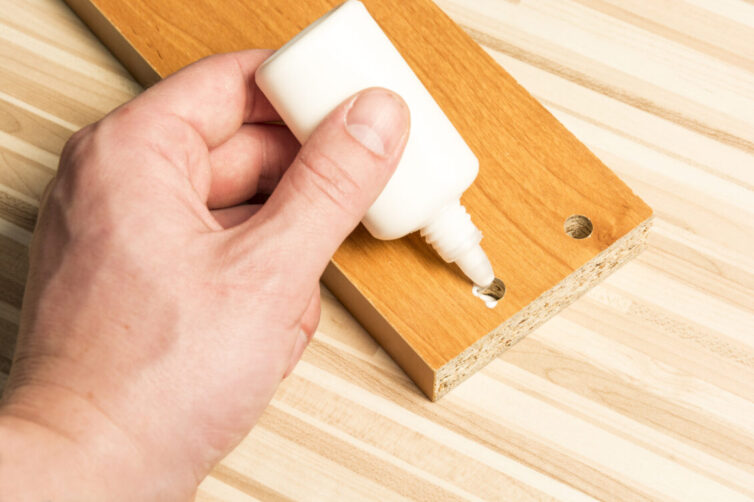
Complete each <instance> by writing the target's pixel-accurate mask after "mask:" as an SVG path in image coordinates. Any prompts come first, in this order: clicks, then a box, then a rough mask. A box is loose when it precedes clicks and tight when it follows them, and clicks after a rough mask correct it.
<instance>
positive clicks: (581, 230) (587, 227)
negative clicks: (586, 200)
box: [563, 214, 594, 239]
mask: <svg viewBox="0 0 754 502" xmlns="http://www.w3.org/2000/svg"><path fill="white" fill-rule="evenodd" d="M563 230H565V233H567V234H568V235H570V236H571V237H573V238H574V239H586V238H587V237H589V236H590V235H592V231H593V230H594V227H593V226H592V220H590V219H589V218H587V217H586V216H582V215H580V214H574V215H573V216H569V217H568V218H566V220H565V223H564V224H563Z"/></svg>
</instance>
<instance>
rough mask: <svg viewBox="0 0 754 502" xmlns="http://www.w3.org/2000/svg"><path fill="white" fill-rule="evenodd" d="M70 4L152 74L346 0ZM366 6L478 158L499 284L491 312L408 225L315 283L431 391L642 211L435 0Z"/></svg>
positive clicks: (351, 244) (635, 246)
mask: <svg viewBox="0 0 754 502" xmlns="http://www.w3.org/2000/svg"><path fill="white" fill-rule="evenodd" d="M67 3H68V4H69V5H70V6H71V7H72V8H73V9H74V10H75V11H76V12H77V13H78V14H79V16H81V18H82V19H83V20H84V21H85V22H86V23H87V24H88V25H89V26H90V28H91V29H92V30H93V31H94V32H95V33H96V34H97V35H98V36H99V37H100V38H101V39H102V40H103V42H104V43H105V45H107V46H108V47H109V48H110V49H111V50H112V51H113V53H114V54H115V55H116V56H117V57H119V59H120V60H121V62H123V64H124V65H125V66H126V67H127V68H128V69H129V70H130V71H131V73H132V74H133V75H134V76H135V77H136V78H137V79H138V80H139V81H140V82H141V83H142V84H144V85H149V84H151V83H153V82H154V81H156V80H157V79H158V78H162V77H165V76H167V75H169V74H171V73H173V72H174V71H176V70H178V69H179V68H181V67H183V66H185V65H186V64H189V63H191V62H193V61H195V60H197V59H200V58H201V57H204V56H207V55H209V54H213V53H219V52H227V51H233V50H239V49H245V48H253V47H258V48H262V47H264V48H277V47H280V46H281V45H283V44H284V43H285V42H286V41H288V40H289V39H290V38H291V37H293V36H294V35H295V34H296V33H298V32H299V31H300V30H302V29H303V28H305V27H306V26H307V25H308V24H309V23H311V22H312V21H314V20H316V19H317V18H318V17H320V16H321V15H322V14H324V13H325V12H327V11H328V10H329V9H331V8H332V7H334V6H335V5H337V4H338V3H340V2H338V1H337V0H313V1H309V2H297V1H294V0H260V1H255V2H244V1H242V0H229V1H220V0H197V1H194V2H190V3H189V2H182V1H179V0H132V1H129V2H120V1H117V0H67ZM364 3H365V4H366V6H367V8H368V9H369V11H370V12H371V13H372V15H373V16H374V18H375V19H376V20H377V22H378V23H379V24H380V26H381V27H382V28H383V30H384V31H385V32H386V34H387V35H388V37H390V39H391V40H392V41H393V43H394V44H395V45H396V47H397V48H398V50H399V51H400V52H401V54H402V55H403V56H404V57H405V58H406V60H407V61H408V63H409V65H410V66H411V67H412V68H413V70H414V71H415V73H416V74H417V75H418V76H419V78H420V79H421V80H422V82H423V83H424V85H425V86H426V87H427V89H428V90H429V92H430V93H431V94H432V96H433V97H434V98H435V100H436V101H437V102H438V103H439V104H440V106H441V107H442V108H443V110H444V111H445V113H446V114H447V115H448V117H449V118H450V120H451V122H452V123H453V124H454V125H455V127H456V128H457V129H458V130H459V132H460V133H461V135H462V136H463V137H464V139H465V140H466V142H467V143H468V144H469V146H470V147H471V149H472V150H473V151H474V153H475V154H476V155H477V157H478V158H479V160H480V172H479V176H478V178H477V180H476V181H475V182H474V184H473V185H472V186H471V187H470V188H469V189H468V190H467V191H466V193H465V194H464V196H463V199H462V202H463V204H464V206H465V207H466V208H467V210H468V211H469V213H470V214H471V216H472V219H473V221H474V222H475V224H476V225H477V226H478V227H479V228H480V229H481V230H482V232H483V234H484V239H483V241H482V246H483V247H484V249H485V251H486V252H487V254H488V256H489V258H490V260H491V262H492V265H493V267H494V269H495V272H496V274H497V276H498V277H499V278H500V279H502V280H503V282H504V283H505V285H506V288H507V291H506V295H505V297H504V298H503V299H502V300H501V301H500V302H499V303H498V305H497V306H496V307H495V308H492V309H489V308H487V307H486V306H485V304H484V302H482V301H480V299H478V298H476V297H474V296H473V294H472V292H471V284H470V283H469V282H468V280H467V279H466V278H465V277H464V276H463V274H462V273H461V272H460V271H459V270H458V269H457V268H456V267H455V266H449V265H447V264H445V263H444V262H443V261H442V260H441V259H440V258H439V257H438V256H437V255H436V254H435V253H434V251H433V250H432V249H431V248H430V247H429V246H428V245H427V244H426V243H425V242H423V241H422V240H421V238H420V237H419V236H418V234H412V235H410V236H408V237H405V238H403V239H399V240H395V241H389V242H385V241H378V240H376V239H374V238H372V237H371V236H370V235H369V234H368V233H367V231H366V230H365V229H364V228H363V227H362V226H359V227H358V228H357V229H356V230H355V231H354V232H353V234H352V235H351V236H350V237H349V238H348V239H347V240H346V242H345V243H344V244H343V245H342V246H341V247H340V249H339V250H338V252H337V253H336V254H335V256H334V257H333V260H332V262H331V264H330V266H329V267H328V269H327V271H326V272H325V274H324V276H323V281H324V282H325V284H326V285H327V286H328V287H329V288H330V289H331V290H332V291H333V293H334V294H335V295H336V296H337V297H338V298H339V299H340V300H341V302H342V303H343V304H344V305H345V306H346V307H347V308H348V309H349V310H350V311H351V312H352V313H353V314H354V316H355V317H356V318H357V319H358V320H359V321H360V322H361V323H362V324H363V325H364V326H365V327H366V328H367V329H368V330H369V332H370V333H371V334H372V335H373V336H374V337H375V338H376V339H377V340H378V341H379V342H380V344H381V345H382V346H383V347H384V348H385V350H386V351H387V352H388V353H389V354H390V355H391V356H392V357H393V359H394V360H395V361H396V362H397V363H398V364H399V365H400V366H401V367H402V368H403V369H404V370H405V371H406V373H407V374H408V375H409V376H410V377H411V378H412V379H413V380H414V382H415V383H416V384H417V386H418V387H419V388H420V389H421V390H422V391H423V392H424V393H425V394H426V395H427V396H429V397H430V399H433V400H435V399H438V398H439V397H441V396H442V395H444V394H445V393H447V392H448V391H449V390H450V389H452V388H453V387H455V386H456V385H458V383H460V382H461V381H462V380H464V379H465V378H466V377H468V376H469V375H471V374H473V373H474V372H475V371H477V370H478V369H480V368H481V367H483V366H484V365H485V364H486V363H487V362H489V361H490V360H491V359H492V358H494V357H496V356H497V355H499V354H500V353H501V352H503V351H504V350H506V349H507V348H508V347H510V346H511V345H513V344H514V343H515V342H517V341H518V340H520V339H521V338H522V337H524V336H525V335H526V334H528V333H529V332H531V330H533V329H534V328H536V327H537V326H538V325H539V324H541V323H542V322H544V321H545V320H546V319H548V318H549V317H551V316H552V315H554V314H555V313H557V312H558V311H560V310H561V309H562V308H564V307H565V306H567V305H568V304H570V303H571V302H572V301H573V300H575V299H576V298H577V297H578V296H579V295H581V294H583V293H584V292H585V291H586V290H588V289H589V288H590V287H592V286H593V285H594V284H596V283H597V282H599V281H600V280H601V279H602V278H604V277H605V276H606V275H607V274H608V273H609V272H610V271H612V270H613V269H615V268H616V267H617V266H619V265H621V264H623V263H625V262H626V261H627V260H629V259H630V258H631V257H633V256H634V255H635V254H637V253H638V252H639V250H640V249H641V248H642V247H643V244H644V242H645V241H646V235H647V231H648V229H649V225H650V220H651V217H652V210H651V209H650V208H649V207H648V206H647V205H646V204H645V203H644V202H643V201H642V200H641V199H640V198H639V197H637V196H636V195H635V194H634V193H633V192H632V191H631V190H630V188H628V187H627V186H626V185H625V184H624V183H623V182H622V181H621V180H620V179H618V177H617V176H615V174H614V173H613V172H612V171H610V170H609V169H608V168H607V167H605V165H604V164H602V162H600V160H599V159H597V157H596V156H594V154H592V153H591V152H590V151H589V150H588V149H587V148H586V147H585V146H584V145H583V144H581V143H580V142H579V141H578V140H577V139H576V138H575V137H574V136H573V135H572V134H571V133H569V132H568V131H567V130H566V129H565V128H564V127H563V126H562V125H561V124H560V123H559V122H558V121H557V120H556V119H555V118H554V117H553V116H552V115H551V114H550V113H549V112H548V111H547V110H545V109H544V107H542V106H541V105H540V104H539V103H538V102H537V101H536V100H535V99H534V98H533V97H532V96H531V95H529V94H528V93H527V92H526V90H524V89H523V88H522V87H521V86H520V85H518V84H517V83H516V81H515V80H514V79H513V78H512V77H511V76H510V75H509V74H508V73H506V72H505V70H503V69H502V68H501V67H500V66H499V65H498V64H497V63H495V61H494V60H493V59H492V58H491V57H490V56H489V55H488V54H487V53H485V51H484V50H483V49H482V48H481V47H479V46H478V45H477V44H476V43H475V42H474V41H473V40H471V38H469V37H468V35H466V34H465V33H464V32H463V30H461V29H460V28H459V27H458V26H457V25H456V24H455V23H453V22H452V21H451V20H450V19H449V18H448V17H447V16H446V15H445V14H444V13H443V12H442V11H441V10H440V9H439V8H438V7H437V6H436V5H434V4H433V3H432V2H431V1H430V0H413V1H402V0H365V1H364ZM574 216H576V217H575V218H574ZM578 216H583V217H584V218H579V217H578ZM586 221H588V222H589V224H590V226H591V228H586V227H583V226H580V222H586Z"/></svg>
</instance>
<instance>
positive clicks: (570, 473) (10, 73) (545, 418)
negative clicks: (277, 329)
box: [0, 0, 754, 501]
mask: <svg viewBox="0 0 754 502" xmlns="http://www.w3.org/2000/svg"><path fill="white" fill-rule="evenodd" d="M439 5H440V6H441V7H442V8H443V9H444V10H445V11H446V12H448V13H449V14H450V15H451V17H452V18H453V19H454V20H455V21H456V22H458V23H460V24H461V25H462V26H463V27H464V29H465V30H466V31H467V32H468V33H470V34H471V35H472V36H473V37H474V38H475V39H476V40H477V42H480V43H482V44H483V45H484V47H485V50H486V51H487V52H488V53H489V54H490V55H491V56H492V57H493V58H494V59H495V60H496V61H498V62H500V63H501V64H502V65H503V66H504V67H505V68H506V69H507V70H508V71H509V72H510V73H511V74H512V75H513V76H514V77H515V78H516V80H517V81H518V82H520V83H521V84H522V85H524V86H525V87H526V88H527V89H528V90H529V91H530V92H531V93H532V94H533V95H534V96H535V97H536V98H537V99H538V100H539V101H540V102H542V103H543V104H544V105H545V106H546V107H547V109H548V110H549V111H550V112H551V113H552V114H553V115H555V117H556V118H557V119H558V120H559V121H561V122H562V123H563V124H564V125H565V126H566V127H567V128H568V129H569V130H571V131H573V132H574V133H575V135H576V136H577V137H578V138H579V139H580V140H581V141H583V142H584V143H585V144H586V145H587V146H588V147H589V148H590V149H591V150H592V151H593V152H595V153H596V154H597V155H598V156H599V157H600V158H601V159H602V161H603V162H605V163H606V164H607V165H608V166H610V168H611V169H613V170H614V171H615V172H616V174H618V175H619V176H620V177H621V178H622V179H624V180H626V181H627V183H628V184H629V185H630V186H631V188H632V189H633V190H635V191H636V192H637V193H638V194H640V195H641V196H642V197H643V198H644V199H645V200H646V201H647V202H648V203H649V204H651V206H652V207H653V208H654V210H655V224H654V228H653V231H652V234H651V235H650V238H649V247H648V249H647V250H646V251H645V252H644V253H642V254H641V255H640V256H639V257H638V258H636V259H635V260H633V261H632V262H631V263H629V264H627V265H626V266H624V267H623V268H621V269H620V270H618V271H617V272H615V273H614V274H613V275H611V276H610V277H608V278H607V279H606V280H605V281H603V282H602V283H601V284H600V285H598V286H596V287H595V288H594V289H592V290H590V291H589V292H588V293H586V294H585V295H584V296H583V297H582V298H581V299H579V300H577V301H576V302H575V303H573V305H571V306H570V307H569V308H567V309H565V310H564V311H563V312H562V313H561V314H560V315H559V316H557V317H555V318H553V319H552V320H550V321H549V322H547V323H546V324H544V325H543V326H541V327H540V328H538V329H537V330H536V331H535V332H534V333H532V334H531V335H530V336H528V337H527V338H526V339H524V340H523V341H521V342H520V343H518V344H517V345H516V346H515V347H513V348H512V349H511V350H509V351H507V352H506V353H505V354H504V355H503V356H501V357H498V358H496V359H495V360H494V361H493V362H492V363H491V364H489V365H488V366H487V367H486V368H485V369H483V370H481V371H480V372H479V373H477V374H476V375H475V376H474V377H472V378H470V379H468V380H467V381H466V382H465V383H464V384H462V385H460V386H459V387H458V388H456V389H455V390H454V392H452V393H450V394H449V395H448V396H446V397H445V398H444V399H443V400H441V401H439V402H437V403H430V402H428V401H427V400H426V399H425V398H423V396H421V395H419V394H417V392H416V391H415V388H414V387H413V384H412V383H411V381H410V380H408V379H407V378H406V376H405V375H404V374H403V372H402V371H401V370H400V369H399V368H398V367H397V366H396V365H395V364H394V363H393V362H392V361H391V359H390V358H389V357H388V356H387V355H386V354H385V352H384V351H382V350H381V349H380V348H379V347H378V346H377V345H376V343H375V342H374V341H373V340H372V338H371V337H370V336H369V335H368V334H367V333H366V332H365V331H364V330H363V329H362V328H361V327H360V326H359V324H358V323H357V322H356V321H355V320H354V319H353V318H352V317H351V316H350V315H349V314H348V312H346V311H345V309H344V308H343V307H342V306H341V305H340V304H339V303H338V302H337V300H335V299H334V297H333V296H332V295H331V294H330V293H329V292H328V290H327V289H324V288H323V290H322V293H323V315H322V322H321V324H320V328H319V330H318V333H317V336H316V337H315V341H314V343H313V345H312V346H311V347H310V348H309V349H308V350H307V351H306V353H305V354H304V357H303V362H302V363H301V365H300V366H298V367H297V368H296V370H295V371H294V373H293V375H292V377H291V378H289V379H288V380H286V381H285V382H284V383H283V385H282V386H281V388H280V389H279V391H278V393H277V394H276V396H275V399H274V400H273V403H272V406H271V407H270V408H269V409H268V411H267V412H266V413H265V415H264V418H263V419H262V421H261V423H260V424H259V425H258V426H257V427H256V428H255V429H254V430H253V431H252V433H251V434H250V435H249V437H248V438H246V439H245V440H244V441H243V442H242V443H241V445H239V447H238V448H237V449H236V450H235V451H234V452H233V453H232V454H231V455H230V456H229V457H228V458H226V459H225V460H224V461H223V463H222V464H221V465H220V466H219V467H218V469H216V471H215V472H214V474H213V476H212V477H210V478H208V479H207V480H206V481H205V483H203V484H202V486H201V490H200V493H199V496H198V500H202V501H205V500H225V501H247V500H334V499H338V500H353V499H358V500H402V499H417V500H428V499H430V498H431V497H433V496H434V497H439V498H443V497H445V498H447V499H451V500H452V499H454V498H457V499H463V500H551V499H559V500H589V499H594V498H597V499H603V500H631V501H633V500H647V499H650V500H704V501H709V500H725V501H729V500H730V501H735V500H751V499H752V498H754V488H753V487H754V422H753V421H752V416H754V335H753V333H754V258H753V257H754V238H753V237H752V236H753V235H754V218H753V217H752V215H753V214H754V193H753V192H754V151H752V149H751V148H750V147H749V146H748V145H751V144H754V113H752V110H754V70H753V69H752V66H751V61H754V50H753V49H752V48H754V5H752V4H751V3H746V2H741V1H736V0H722V1H715V2H712V1H705V0H673V1H667V2H639V1H635V2H634V1H630V2H629V1H621V2H613V1H612V0H605V1H591V2H586V1H574V0H565V1H563V0H557V1H556V0H552V1H546V0H539V1H538V2H513V1H510V2H509V1H499V0H494V1H493V0H489V1H484V0H479V1H476V2H461V1H460V0H457V1H456V0H454V1H445V0H443V1H440V2H439ZM616 6H617V7H618V8H616ZM139 90H140V87H139V86H138V85H136V84H135V83H134V82H133V81H132V80H131V79H130V78H129V77H128V74H127V73H126V72H125V70H124V69H123V68H122V67H121V66H120V65H119V64H118V63H117V62H116V61H115V60H114V59H113V58H112V56H110V55H109V54H108V52H107V50H105V49H104V48H103V47H102V45H101V44H99V43H98V42H97V41H96V40H95V38H94V37H93V36H92V35H91V34H90V32H89V31H88V29H87V28H86V27H85V26H84V25H83V24H82V23H81V22H80V21H78V19H77V18H76V16H75V15H74V14H73V13H72V12H70V11H69V10H68V9H67V8H66V7H65V6H64V5H63V4H62V2H59V1H56V0H6V1H5V2H3V9H0V107H2V108H0V110H1V111H0V117H2V118H1V119H0V159H2V160H0V177H1V178H2V179H0V211H1V212H0V234H1V236H2V238H3V239H2V240H0V293H1V294H2V298H0V387H1V386H2V384H3V382H4V380H5V378H6V376H7V371H8V368H9V365H10V357H11V354H12V350H13V344H14V340H15V336H16V331H17V329H18V312H19V308H20V301H21V292H22V289H23V277H24V274H25V267H26V265H25V259H24V254H25V252H24V250H25V249H26V247H27V246H28V242H29V238H30V230H31V228H32V225H33V221H34V216H35V212H36V205H37V200H38V197H39V193H40V192H41V189H42V187H43V186H44V183H45V182H46V180H47V179H49V177H50V176H52V174H53V173H54V169H55V164H56V160H57V155H58V154H59V152H60V149H61V148H62V145H63V142H64V141H65V138H66V136H68V135H69V134H71V133H72V132H73V131H74V130H75V129H77V128H78V127H81V126H83V125H85V124H86V123H88V122H91V121H94V120H97V119H98V118H99V117H101V116H102V115H103V114H104V113H106V112H107V111H109V110H110V109H111V108H113V107H114V106H117V105H118V104H120V103H122V102H123V101H125V100H126V99H128V98H129V97H131V96H133V95H135V94H136V93H138V92H139ZM412 487H419V489H414V488H412ZM424 489H427V490H429V491H427V492H424V491H423V490H424Z"/></svg>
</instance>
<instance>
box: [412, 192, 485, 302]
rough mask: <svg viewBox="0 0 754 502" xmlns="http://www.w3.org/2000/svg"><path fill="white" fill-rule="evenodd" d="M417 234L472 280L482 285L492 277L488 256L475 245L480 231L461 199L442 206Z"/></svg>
mask: <svg viewBox="0 0 754 502" xmlns="http://www.w3.org/2000/svg"><path fill="white" fill-rule="evenodd" d="M421 235H422V237H424V238H425V239H426V241H427V242H428V243H429V244H430V245H432V247H433V248H435V250H436V251H437V253H438V254H439V255H440V256H441V257H442V259H443V260H445V261H446V262H455V263H456V264H457V265H458V267H459V268H460V269H461V270H462V271H463V273H464V274H466V276H467V277H468V278H469V279H471V280H472V281H473V282H474V284H476V285H478V286H481V287H486V286H488V285H489V284H491V283H492V281H493V280H494V279H495V273H494V272H493V271H492V265H491V264H490V260H489V259H488V258H487V255H486V254H485V253H484V251H483V250H482V247H481V246H480V245H479V242H480V241H481V240H482V232H481V231H480V230H479V229H478V228H477V227H476V226H475V225H474V223H473V222H472V221H471V216H469V213H467V212H466V209H465V208H464V207H463V206H462V205H461V201H455V202H453V203H451V204H448V205H447V206H445V207H444V208H443V209H442V210H441V211H440V212H439V213H438V214H437V216H436V217H435V218H434V219H432V221H430V223H429V224H428V225H426V226H425V227H424V228H422V229H421Z"/></svg>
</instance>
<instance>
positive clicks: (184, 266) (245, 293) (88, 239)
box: [0, 51, 409, 500]
mask: <svg viewBox="0 0 754 502" xmlns="http://www.w3.org/2000/svg"><path fill="white" fill-rule="evenodd" d="M269 54H270V52H268V51H245V52H239V53H233V54H225V55H219V56H213V57H210V58H207V59H205V60H202V61H200V62H198V63H195V64H193V65H191V66H189V67H187V68H185V69H183V70H181V71H179V72H178V73H176V74H175V75H173V76H171V77H169V78H167V79H165V80H164V81H162V82H160V83H159V84H157V85H155V86H154V87H152V88H150V89H148V90H147V91H145V92H144V93H143V94H142V95H141V96H139V97H137V98H136V99H134V100H133V101H131V102H129V103H126V104H125V105H123V106H121V107H120V108H118V109H116V110H114V111H113V112H112V113H110V114H109V115H108V116H106V117H105V118H103V119H102V120H100V121H99V122H97V123H95V124H93V125H90V126H88V127H86V128H84V129H83V130H81V131H79V132H78V133H76V134H75V135H74V136H73V137H72V138H71V140H70V141H69V142H68V144H67V145H66V147H65V149H64V151H63V154H62V156H61V159H60V166H59V171H58V175H57V177H56V178H55V179H54V180H53V182H52V183H51V185H50V187H48V191H47V193H46V195H45V197H44V198H43V202H42V205H41V208H40V214H39V219H38V222H37V228H36V230H35V234H34V239H33V242H32V246H31V266H30V273H29V278H28V283H27V289H26V294H25V297H24V305H23V311H22V319H21V328H20V334H19V338H18V342H17V347H16V354H15V358H14V363H13V366H12V368H11V374H10V378H9V380H8V383H7V387H6V389H5V394H4V396H3V401H2V403H3V405H2V407H1V408H0V443H2V444H3V450H4V451H5V452H6V453H7V452H9V451H10V452H13V453H12V454H11V455H10V456H6V455H4V454H3V453H2V452H0V486H2V487H4V488H2V489H4V490H5V491H4V493H5V494H6V495H7V496H9V498H11V499H13V500H23V499H24V496H25V497H29V498H33V499H35V500H37V499H38V500H42V499H44V500H47V499H54V500H60V499H63V500H66V497H68V498H70V499H75V500H89V499H91V500H104V499H106V500H120V499H124V500H150V499H154V500H176V499H182V498H190V497H191V496H192V494H193V493H194V491H195V489H196V486H197V484H198V483H199V482H200V481H201V480H202V479H203V478H204V477H205V476H206V475H207V473H208V472H209V470H210V469H211V468H212V466H213V465H214V464H215V463H216V462H218V461H219V460H220V459H221V458H222V457H223V456H224V455H225V454H227V453H228V452H229V451H230V450H231V449H232V448H233V447H234V446H235V445H236V444H237V443H238V442H239V441H240V440H241V439H242V438H243V437H244V436H245V435H246V434H247V433H248V432H249V430H250V429H251V427H252V426H253V424H254V423H255V422H256V420H257V419H258V417H259V416H260V414H261V413H262V411H263V410H264V408H265V406H266V405H267V403H268V402H269V400H270V399H271V397H272V395H273V393H274V391H275V389H276V387H277V386H278V384H279V383H280V381H281V379H282V378H283V377H284V375H286V374H287V372H289V371H290V370H291V369H292V368H293V366H294V365H295V364H296V362H297V361H298V359H299V357H300V356H301V353H302V352H303V350H304V348H305V347H306V345H307V343H308V341H309V339H310V338H311V336H312V335H313V333H314V331H315V329H316V326H317V323H318V321H319V310H320V304H319V285H318V280H319V277H320V275H321V273H322V271H323V270H324V268H325V266H326V265H327V263H328V260H329V258H330V257H331V255H332V254H333V253H334V252H335V250H336V249H337V247H338V246H339V245H340V243H341V242H342V241H343V239H344V238H345V237H346V236H347V235H348V234H349V233H350V232H351V230H353V228H354V227H355V226H356V225H357V224H358V222H359V220H360V219H361V218H362V217H363V215H364V213H365V212H366V210H367V208H368V207H369V206H370V205H371V203H372V202H373V201H374V199H375V198H376V197H377V195H378V194H379V192H380V191H381V190H382V188H383V186H384V185H385V183H386V182H387V180H388V179H389V177H390V176H391V174H392V172H393V170H394V168H395V166H396V164H397V161H398V159H399V157H400V154H401V152H402V150H403V146H404V144H405V141H406V137H407V134H408V122H409V118H408V110H407V108H406V106H405V104H404V103H403V101H402V100H401V99H400V98H398V97H397V96H395V95H394V94H392V93H389V92H387V91H385V90H380V89H372V90H367V91H363V92H362V93H360V94H358V95H357V96H356V97H354V98H351V99H349V100H347V102H345V103H343V104H342V105H341V106H340V107H338V108H337V109H336V110H334V111H333V112H332V113H331V114H330V115H329V116H328V117H327V118H326V119H325V120H324V121H323V123H322V124H321V125H320V126H319V128H318V129H317V130H316V131H315V132H314V133H313V134H312V136H311V138H310V139H309V141H308V142H307V143H306V144H305V145H304V146H303V147H302V148H301V149H300V151H298V153H297V150H298V143H297V142H296V140H295V139H294V138H293V137H292V136H291V134H290V132H288V130H287V129H286V128H284V127H282V126H280V125H273V124H268V123H264V122H269V121H274V120H279V118H278V116H277V114H276V113H275V112H274V110H273V109H272V107H271V105H270V104H269V102H268V101H267V100H266V99H265V98H264V96H263V95H262V94H261V93H260V92H259V90H258V89H257V88H256V86H255V84H254V78H253V76H254V71H255V70H256V68H257V66H258V65H259V64H260V63H261V62H262V61H263V60H264V59H265V58H266V57H267V56H269ZM370 131H371V132H370ZM376 139H379V140H380V141H377V140H376ZM365 145H366V146H365ZM370 147H371V149H370ZM289 165H290V167H288V166H289ZM273 189H274V191H273ZM270 192H271V195H270V197H269V199H268V200H267V201H266V202H265V203H264V205H262V206H257V205H250V204H245V203H244V201H247V200H249V199H250V198H251V197H252V196H253V195H255V194H256V193H270ZM40 479H44V482H43V483H40V482H39V480H40ZM14 489H16V490H18V491H14ZM22 495H23V496H22Z"/></svg>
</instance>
